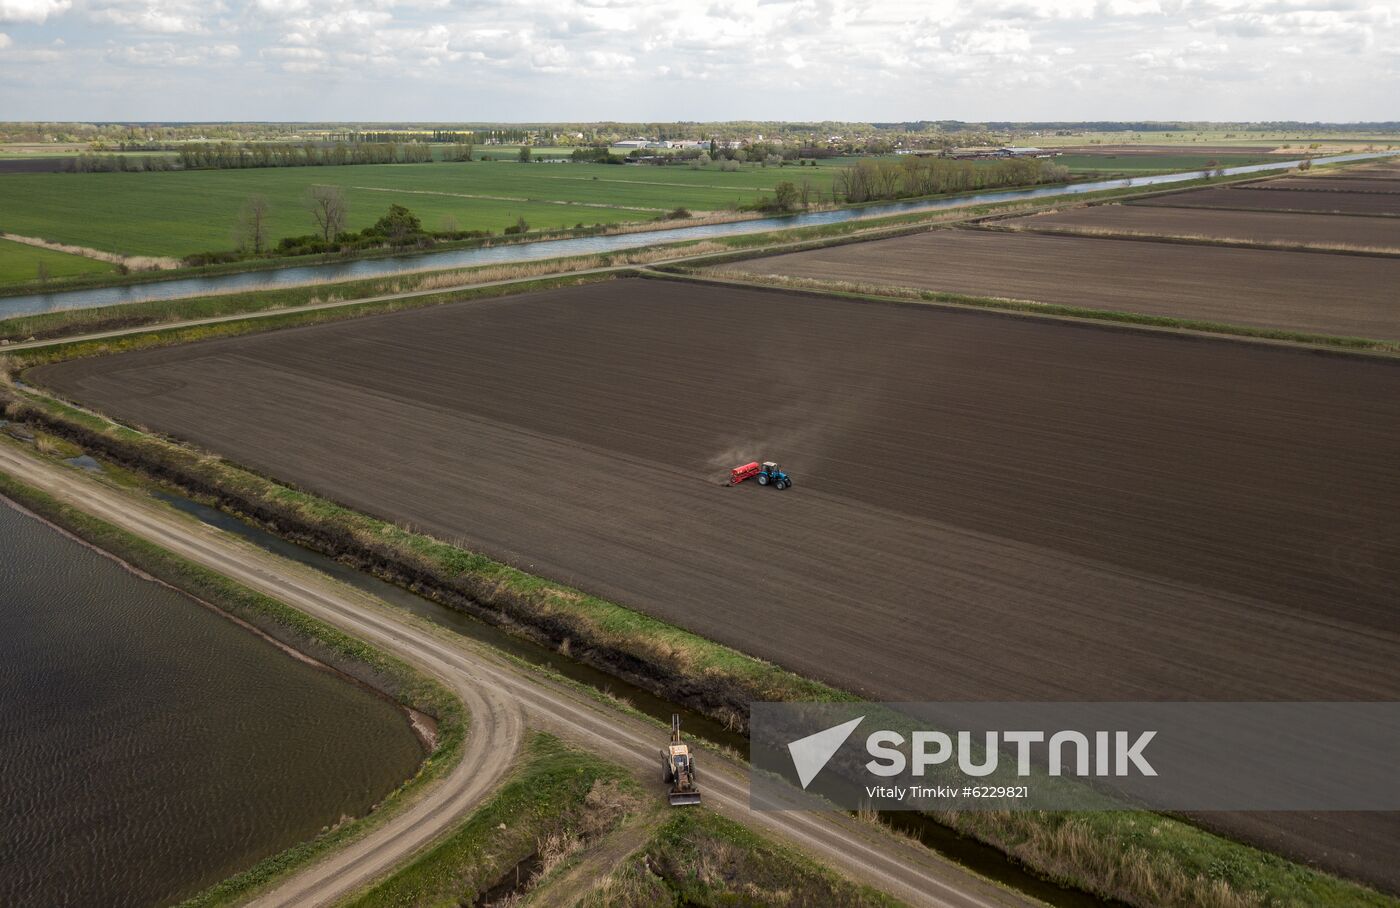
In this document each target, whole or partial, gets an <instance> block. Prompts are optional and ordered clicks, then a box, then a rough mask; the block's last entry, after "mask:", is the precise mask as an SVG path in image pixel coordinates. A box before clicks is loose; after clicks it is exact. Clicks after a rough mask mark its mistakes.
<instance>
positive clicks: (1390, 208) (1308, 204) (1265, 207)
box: [1133, 186, 1400, 216]
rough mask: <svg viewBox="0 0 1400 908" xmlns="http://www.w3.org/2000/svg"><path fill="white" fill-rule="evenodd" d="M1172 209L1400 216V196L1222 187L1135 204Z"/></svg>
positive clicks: (1179, 193)
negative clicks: (1224, 209)
mask: <svg viewBox="0 0 1400 908" xmlns="http://www.w3.org/2000/svg"><path fill="white" fill-rule="evenodd" d="M1133 204H1135V205H1163V206H1166V207H1168V208H1236V209H1243V210H1247V211H1299V212H1303V213H1305V214H1361V215H1389V216H1396V215H1400V196H1396V195H1389V194H1384V193H1365V192H1320V191H1319V192H1292V191H1289V190H1287V189H1279V190H1270V189H1268V188H1267V187H1266V186H1261V187H1260V188H1258V189H1247V188H1244V187H1239V186H1222V187H1219V188H1218V189H1195V190H1191V191H1188V192H1173V193H1169V194H1167V195H1160V196H1156V197H1154V198H1150V199H1143V200H1142V201H1140V202H1134V203H1133Z"/></svg>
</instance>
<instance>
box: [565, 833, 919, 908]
mask: <svg viewBox="0 0 1400 908" xmlns="http://www.w3.org/2000/svg"><path fill="white" fill-rule="evenodd" d="M576 904H577V908H651V906H654V905H688V906H691V905H693V906H696V908H701V906H704V908H710V906H714V908H719V906H724V905H735V904H743V905H826V906H831V908H864V906H879V908H889V906H895V905H899V904H902V903H901V902H899V901H897V900H895V899H893V898H891V897H889V896H887V895H884V894H883V893H880V892H877V891H875V890H873V889H870V888H869V887H865V886H859V885H856V884H855V883H852V882H850V881H849V880H845V879H843V878H841V877H839V876H837V875H836V874H834V873H832V872H831V871H830V870H828V869H827V868H825V867H822V866H820V865H818V864H816V863H815V862H814V861H812V860H811V859H810V858H808V857H806V856H805V855H803V854H801V853H799V852H797V851H794V850H792V849H790V848H786V847H784V846H780V845H776V844H774V843H772V842H769V841H767V840H765V839H763V838H762V837H760V836H758V835H755V834H754V833H753V832H751V831H750V830H748V829H747V828H745V827H743V826H740V825H739V824H738V823H734V822H732V821H730V820H726V819H724V818H723V817H720V816H718V815H717V814H713V813H710V812H709V811H698V810H694V811H693V810H687V811H683V812H679V813H674V814H672V815H671V817H670V819H669V820H667V821H666V823H665V824H664V825H663V826H662V827H661V829H660V830H659V831H658V832H657V834H656V835H655V836H654V837H653V838H652V839H651V840H650V841H649V842H647V844H646V845H645V846H643V847H642V848H641V849H639V850H638V851H636V852H635V853H633V854H632V855H631V856H629V857H628V858H627V859H626V860H625V861H623V862H622V863H621V864H620V865H619V866H618V868H617V869H616V870H615V871H613V872H612V873H611V874H610V875H609V876H608V877H606V878H605V879H604V880H603V881H602V883H601V885H599V886H598V887H597V888H595V889H594V890H593V891H592V892H589V893H587V894H585V895H584V896H583V898H582V899H580V900H579V901H578V902H577V903H576Z"/></svg>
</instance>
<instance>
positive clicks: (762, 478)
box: [758, 473, 768, 486]
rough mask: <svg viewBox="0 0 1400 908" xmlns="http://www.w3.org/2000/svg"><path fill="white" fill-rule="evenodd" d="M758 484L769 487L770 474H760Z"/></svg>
mask: <svg viewBox="0 0 1400 908" xmlns="http://www.w3.org/2000/svg"><path fill="white" fill-rule="evenodd" d="M758 484H759V485H761V486H766V485H768V474H767V473H759V474H758Z"/></svg>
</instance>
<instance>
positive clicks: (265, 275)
mask: <svg viewBox="0 0 1400 908" xmlns="http://www.w3.org/2000/svg"><path fill="white" fill-rule="evenodd" d="M1386 154H1389V152H1385V153H1374V154H1347V155H1334V156H1332V157H1326V158H1314V159H1313V160H1314V162H1316V163H1319V164H1324V163H1328V162H1340V161H1359V160H1363V159H1365V158H1373V157H1384V156H1385V155H1386ZM1299 163H1301V162H1300V161H1297V160H1287V161H1276V162H1271V163H1268V164H1248V165H1244V166H1241V167H1227V168H1225V170H1224V172H1225V173H1226V174H1227V175H1236V174H1246V173H1263V172H1266V171H1270V170H1287V169H1289V168H1292V167H1296V166H1297V165H1298V164H1299ZM1209 175H1210V172H1209V171H1204V170H1193V171H1189V172H1186V173H1166V174H1157V175H1155V176H1142V177H1130V178H1128V179H1121V178H1120V179H1115V180H1096V181H1094V182H1092V183H1075V184H1073V185H1071V186H1042V187H1038V188H1034V189H1008V190H1001V191H996V192H980V193H976V194H973V195H964V196H958V197H956V198H948V199H922V200H915V201H909V202H890V203H887V204H881V205H871V206H867V207H864V208H841V209H837V210H835V211H812V212H804V213H800V214H793V215H788V216H785V217H775V218H762V219H760V220H754V221H737V222H734V223H729V224H706V225H702V226H698V227H677V228H673V229H670V230H648V231H645V232H642V233H627V234H618V235H615V236H593V237H578V238H576V239H569V240H548V241H544V242H538V243H520V244H516V245H508V246H491V247H485V248H476V249H456V250H452V251H449V252H429V253H424V254H421V255H403V256H394V257H391V258H379V259H361V260H358V261H356V260H350V261H344V262H335V263H332V264H328V265H302V266H291V267H287V268H277V269H272V270H267V271H247V272H243V273H242V274H224V275H210V276H208V277H197V278H180V279H176V280H170V281H158V282H156V283H149V284H131V285H128V286H125V287H99V288H93V289H88V290H67V291H57V292H54V293H35V294H30V295H28V296H12V297H5V298H0V318H8V317H9V316H13V315H26V314H29V313H33V312H49V311H52V310H55V309H90V308H92V307H94V306H110V305H113V304H115V303H134V302H138V301H140V300H147V299H176V298H178V297H182V296H199V295H202V294H207V293H227V292H229V291H232V290H253V289H258V288H267V287H290V286H293V285H296V284H307V283H313V282H318V281H348V280H357V279H361V278H371V277H383V276H385V275H392V274H400V273H403V272H406V271H421V270H424V269H429V268H463V267H473V266H477V265H498V264H503V263H509V262H529V261H538V260H541V259H552V258H561V257H563V256H572V255H595V254H602V253H607V252H618V251H620V250H624V249H635V248H637V247H639V246H652V245H656V244H658V243H678V242H682V241H688V240H701V239H708V238H711V237H720V236H734V235H736V234H741V233H759V232H762V231H765V230H778V229H787V228H792V227H812V226H817V225H821V224H836V223H840V222H842V221H853V220H859V219H863V218H873V217H881V216H885V215H891V214H906V213H910V212H916V211H937V210H940V209H944V208H957V207H962V206H967V205H984V204H988V203H992V202H1010V201H1017V200H1022V199H1038V198H1045V197H1047V196H1055V195H1080V194H1083V193H1086V192H1100V191H1102V190H1105V189H1121V188H1124V187H1132V186H1158V185H1163V184H1169V183H1180V182H1183V181H1186V180H1196V179H1200V178H1202V177H1206V176H1209Z"/></svg>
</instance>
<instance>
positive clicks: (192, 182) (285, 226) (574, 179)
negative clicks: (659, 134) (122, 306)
mask: <svg viewBox="0 0 1400 908" xmlns="http://www.w3.org/2000/svg"><path fill="white" fill-rule="evenodd" d="M835 171H836V168H834V167H797V166H789V167H782V168H779V167H767V168H764V167H759V166H757V165H745V167H744V168H742V169H740V170H738V171H731V172H725V171H722V170H720V169H719V168H718V167H715V166H711V167H708V168H705V169H700V170H691V169H690V168H689V167H685V166H672V167H649V166H635V165H634V166H618V165H608V164H572V163H570V164H545V163H534V164H520V163H515V162H505V161H475V162H471V163H434V164H385V165H356V166H345V167H287V168H265V169H250V170H201V171H189V172H180V171H176V172H166V173H18V174H0V198H3V200H4V201H3V202H0V231H4V232H8V233H14V234H19V235H21V236H37V237H42V238H44V239H49V240H56V241H59V242H63V243H69V244H73V245H78V246H89V247H92V248H95V249H102V250H107V251H111V252H119V253H122V254H125V255H165V256H183V255H188V254H190V253H194V252H202V251H206V250H224V249H231V248H233V247H234V246H235V239H234V237H235V232H236V225H237V221H238V213H239V210H240V209H241V208H242V206H243V205H244V203H245V202H246V201H247V199H248V198H249V197H250V196H253V195H262V196H265V197H266V198H267V200H268V202H269V205H270V208H271V212H270V222H269V226H270V230H269V236H270V237H271V239H272V240H273V241H276V240H277V239H280V238H281V237H284V236H296V235H301V234H308V233H312V232H314V231H315V223H314V222H313V220H312V218H311V215H310V214H309V213H308V211H307V209H306V207H305V204H304V198H305V196H306V193H307V191H308V189H310V187H312V186H314V185H318V184H326V185H334V186H339V187H341V188H342V189H344V191H345V194H346V197H347V199H348V201H349V207H350V212H349V228H350V229H351V230H359V229H361V228H363V227H367V226H369V225H370V224H373V223H374V221H375V220H377V219H378V218H379V217H380V215H382V214H383V213H384V212H385V210H386V209H387V208H388V207H389V206H390V205H391V204H399V205H403V206H405V207H407V208H409V209H410V210H412V211H413V212H414V213H415V214H417V215H418V216H419V217H420V218H421V219H422V222H423V226H424V227H425V228H426V229H428V230H440V229H452V228H455V229H458V230H491V231H494V232H496V233H500V232H501V231H502V230H503V229H504V228H505V227H507V226H509V225H511V224H514V223H515V222H516V220H517V219H518V218H524V219H525V220H526V221H527V222H528V223H529V225H530V227H531V228H533V229H546V228H560V227H573V226H575V225H576V224H580V223H581V224H586V225H592V224H610V223H616V222H619V221H642V220H650V219H652V218H655V217H657V216H658V215H660V214H662V213H664V212H667V211H670V210H672V209H674V208H678V207H683V208H688V209H690V210H691V211H694V212H697V213H699V212H705V211H716V210H724V209H728V208H731V207H733V206H735V205H739V204H744V203H748V202H753V201H755V200H757V199H758V198H759V197H760V196H762V195H763V194H764V193H765V192H768V191H771V189H772V188H773V187H774V186H775V185H776V184H777V183H779V182H781V181H783V180H791V181H793V182H795V183H801V181H802V180H803V179H807V180H810V181H811V182H812V184H813V186H814V187H815V188H817V189H820V190H821V191H822V192H824V193H828V192H830V188H831V182H832V178H833V175H834V173H835Z"/></svg>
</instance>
